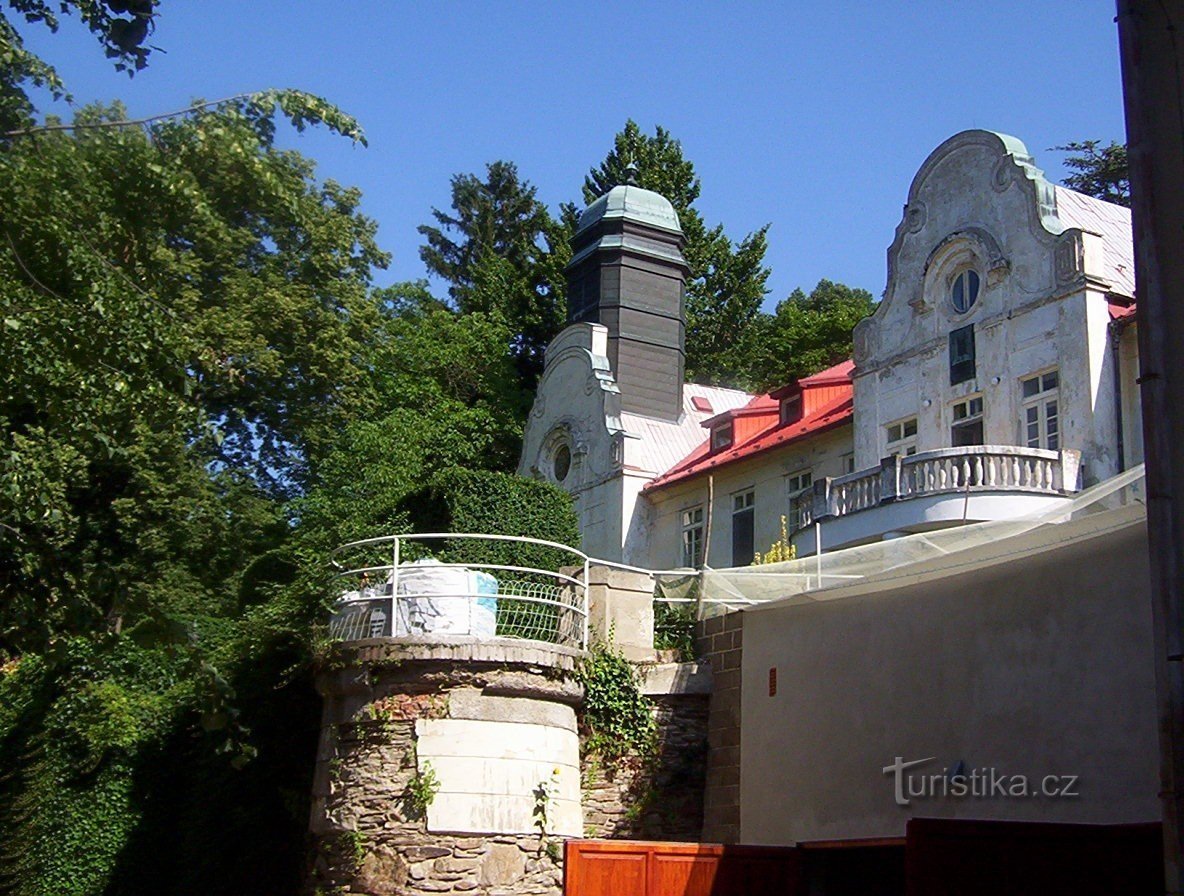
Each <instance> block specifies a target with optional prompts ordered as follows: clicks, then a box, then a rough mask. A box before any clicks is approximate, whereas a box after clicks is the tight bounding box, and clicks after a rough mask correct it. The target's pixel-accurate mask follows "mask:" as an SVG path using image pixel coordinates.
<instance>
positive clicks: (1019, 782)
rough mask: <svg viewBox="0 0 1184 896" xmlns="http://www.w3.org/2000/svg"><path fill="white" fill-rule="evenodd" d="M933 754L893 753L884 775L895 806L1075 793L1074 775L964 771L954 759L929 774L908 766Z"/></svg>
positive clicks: (1067, 796)
mask: <svg viewBox="0 0 1184 896" xmlns="http://www.w3.org/2000/svg"><path fill="white" fill-rule="evenodd" d="M936 759H937V757H936V756H928V757H926V758H925V759H911V760H908V761H906V760H905V759H904V758H903V757H901V756H897V757H896V760H895V761H894V762H893V763H892V765H886V766H884V769H883V771H884V774H886V775H891V776H892V783H893V787H894V791H895V792H894V793H893V796H894V798H895V800H896V805H898V806H907V805H909V804H910V803H911V802H912V801H913V800H921V799H980V800H981V799H1033V798H1041V799H1071V798H1073V797H1076V796H1078V792H1077V775H1045V776H1044V777H1042V778H1030V777H1029V776H1028V775H1009V774H1006V773H1004V772H1001V771H999V769H996V768H976V769H970V770H967V769H966V767H965V763H962V762H957V763H955V764H954V765H953V767H951V768H943V769H942V770H941V771H940V772H931V773H929V774H923V773H912V772H909V771H908V769H912V768H916V767H917V766H921V765H925V764H926V763H928V762H934V761H935V760H936Z"/></svg>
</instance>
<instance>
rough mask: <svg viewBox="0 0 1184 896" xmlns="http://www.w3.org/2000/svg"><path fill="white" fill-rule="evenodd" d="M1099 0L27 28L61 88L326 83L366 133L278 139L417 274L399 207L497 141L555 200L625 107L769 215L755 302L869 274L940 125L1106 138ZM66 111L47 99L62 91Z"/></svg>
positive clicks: (240, 16) (452, 11)
mask: <svg viewBox="0 0 1184 896" xmlns="http://www.w3.org/2000/svg"><path fill="white" fill-rule="evenodd" d="M1113 19H1114V4H1113V2H1112V0H1040V2H1031V0H1029V2H1019V0H1007V2H985V0H984V2H963V0H946V2H920V0H914V2H884V0H881V2H854V0H852V2H829V3H821V2H816V0H798V2H782V3H738V2H732V3H727V4H723V3H717V4H704V3H689V2H681V3H675V2H631V3H609V2H598V3H595V4H593V3H574V2H573V3H567V2H548V3H544V2H539V3H490V2H469V3H464V4H458V3H452V4H445V3H430V4H429V3H409V2H407V3H405V2H394V0H386V2H377V0H376V2H361V0H334V2H328V0H323V2H311V0H235V2H229V0H189V2H186V0H163V2H162V6H161V15H160V20H159V25H158V28H157V31H156V34H155V35H154V37H153V38H152V39H151V40H152V43H154V44H155V45H157V46H159V47H161V48H163V49H165V50H167V53H156V54H153V57H152V62H151V65H150V66H149V68H148V69H147V70H145V71H143V72H141V73H140V74H138V75H137V76H136V77H135V78H134V79H133V80H129V79H128V78H127V76H126V75H120V74H117V73H115V72H114V71H113V70H112V69H111V68H110V67H109V65H108V64H107V62H106V60H105V59H104V58H103V56H102V53H101V51H100V50H99V49H98V47H97V44H95V42H94V41H93V38H91V37H90V35H89V34H88V33H86V32H85V31H84V30H83V29H82V28H81V27H80V26H78V25H77V23H67V24H66V25H65V26H64V27H63V30H62V33H61V34H59V35H57V36H56V37H54V36H49V35H47V34H44V33H42V31H40V30H36V29H32V28H25V29H23V30H24V33H25V35H26V37H27V39H28V42H29V45H30V47H31V48H32V49H34V50H35V51H38V52H40V53H41V54H42V55H43V56H44V57H45V58H47V59H48V60H49V61H51V62H53V63H54V64H55V65H57V66H58V69H59V71H60V72H61V73H62V74H63V76H64V77H65V78H66V81H67V84H68V86H69V87H70V88H71V89H72V90H73V92H74V94H75V96H76V98H77V99H78V100H79V101H80V102H87V101H91V100H99V99H102V100H106V99H113V98H118V99H121V100H123V101H124V102H125V103H126V104H127V106H128V107H129V109H130V110H131V112H132V113H133V114H135V115H148V114H152V113H158V112H163V111H168V110H172V109H175V108H179V107H183V106H185V105H186V104H187V103H188V102H189V100H190V99H191V98H194V97H202V98H205V99H215V98H220V97H223V96H228V95H231V94H235V93H241V92H243V91H247V90H254V89H261V88H265V87H298V88H301V89H304V90H309V91H312V92H314V93H317V94H320V95H322V96H325V97H327V98H328V99H330V100H332V101H333V102H335V103H337V104H338V105H339V106H341V107H342V108H344V109H345V110H347V111H348V112H351V113H353V114H354V115H356V116H357V117H358V118H359V119H360V120H361V122H362V124H363V127H364V128H365V130H366V133H367V136H368V138H369V141H370V146H369V148H368V149H364V148H362V147H360V146H357V147H355V146H351V145H350V143H349V142H348V141H346V140H343V139H340V138H331V137H328V136H326V135H324V134H311V135H310V134H306V135H303V136H293V137H292V138H291V139H288V140H286V142H287V143H288V144H289V145H292V146H294V147H296V148H298V149H300V150H301V151H302V152H304V153H305V154H307V155H310V156H312V157H314V158H316V159H317V160H318V162H319V171H320V174H321V176H323V177H331V178H334V179H336V180H339V181H342V182H345V183H348V184H355V185H357V186H359V187H360V188H361V189H362V191H363V193H364V195H365V200H364V203H363V208H364V210H365V212H366V213H367V214H368V215H370V216H371V217H373V218H374V219H376V220H377V221H378V223H379V240H380V242H381V244H382V245H383V247H384V248H386V249H387V250H388V251H390V252H392V253H393V256H394V257H393V261H392V264H391V267H390V270H389V271H386V272H379V274H378V275H377V279H378V282H381V283H388V282H393V281H395V280H406V279H415V278H419V277H422V276H424V273H425V272H424V269H423V266H422V264H421V263H420V261H419V257H418V253H417V249H418V247H419V245H420V242H421V240H420V237H419V235H418V234H417V233H416V231H415V228H416V225H418V224H421V223H424V222H426V221H428V219H429V217H430V209H431V207H432V206H439V207H447V205H448V201H449V188H448V181H449V177H450V176H451V175H452V174H454V173H456V172H481V171H483V170H484V167H483V166H484V164H485V163H486V162H490V161H493V160H495V159H499V158H502V159H509V160H512V161H514V162H516V163H517V164H518V167H519V170H520V172H521V174H522V175H523V176H525V177H526V178H528V179H529V180H530V181H531V182H532V183H533V184H535V185H536V186H537V187H538V190H539V197H540V198H541V199H542V200H543V201H544V202H546V203H547V204H548V205H550V206H552V208H554V207H555V206H557V204H558V203H559V202H561V201H563V200H568V199H578V197H579V188H580V185H581V183H582V179H583V175H584V173H585V172H586V171H587V169H588V168H589V167H590V166H592V165H593V164H595V163H596V162H598V161H599V160H600V159H602V158H603V156H604V155H605V153H606V152H607V151H608V149H609V148H610V146H611V140H612V136H613V134H614V133H615V132H616V131H617V130H619V129H620V128H621V127H622V125H623V124H624V122H625V120H626V119H628V118H633V119H635V120H636V121H637V122H638V123H639V124H641V125H642V126H643V127H644V128H646V129H647V130H652V128H653V126H654V125H655V124H662V125H663V126H665V127H666V128H667V129H669V130H670V131H671V132H672V133H673V134H674V136H675V137H677V138H678V139H679V140H681V141H682V145H683V149H684V152H685V154H686V156H687V157H688V158H689V159H691V160H692V161H693V162H694V163H695V167H696V170H697V172H698V174H699V176H700V177H701V179H702V182H703V195H702V198H701V199H700V202H699V207H700V209H701V211H702V213H703V215H704V217H705V218H706V220H707V222H708V224H715V223H717V222H718V223H723V224H724V226H725V228H726V230H727V232H728V233H729V235H731V236H732V237H733V238H734V239H739V238H741V237H742V236H744V235H745V234H746V233H748V232H749V231H750V230H753V229H755V228H757V227H759V226H761V225H763V224H766V223H770V224H772V229H771V230H770V235H769V240H770V248H769V254H768V262H769V265H770V267H771V268H772V271H773V276H772V278H771V279H770V286H771V293H770V296H769V303H768V304H770V305H771V304H772V303H773V302H775V301H776V300H778V299H780V298H782V297H784V296H785V295H786V294H787V293H788V292H789V291H790V290H792V289H793V288H794V287H795V286H799V285H800V286H804V287H806V288H809V287H810V286H812V285H813V284H814V283H815V282H817V281H818V279H819V278H821V277H828V278H831V279H833V280H840V281H843V282H846V283H849V284H851V285H853V286H862V287H864V288H866V289H869V290H871V292H872V293H873V294H874V295H876V296H877V297H878V296H879V295H880V293H881V292H882V290H883V288H884V280H885V261H884V259H885V250H886V248H887V246H888V244H889V242H891V239H892V233H893V229H894V228H895V226H896V224H897V222H898V220H899V218H900V212H901V206H902V204H903V202H904V200H905V196H906V193H907V190H908V186H909V182H910V180H911V178H912V176H913V174H914V173H915V172H916V170H917V168H918V167H919V166H920V164H921V162H922V161H923V160H924V159H925V157H926V155H928V153H929V152H930V151H931V150H932V149H933V148H934V147H935V146H937V144H939V143H940V142H941V141H942V140H944V139H945V138H946V137H949V136H950V135H952V134H954V133H956V132H958V131H961V130H965V129H967V128H988V129H991V130H1000V131H1005V132H1008V133H1011V134H1013V135H1015V136H1017V137H1019V138H1020V139H1021V140H1023V141H1024V142H1025V143H1026V144H1027V146H1028V149H1029V151H1031V152H1032V153H1034V154H1035V156H1036V160H1037V163H1038V164H1039V165H1040V166H1041V167H1043V168H1044V169H1045V171H1046V172H1047V173H1048V175H1049V176H1050V177H1051V178H1053V179H1055V180H1059V179H1060V177H1061V176H1062V174H1063V172H1062V169H1061V165H1060V159H1061V154H1059V153H1053V152H1048V151H1047V149H1048V147H1051V146H1055V145H1058V144H1061V143H1065V142H1067V141H1070V140H1083V139H1091V138H1092V139H1100V140H1102V141H1105V142H1108V141H1110V140H1119V141H1121V140H1123V139H1124V130H1123V118H1122V94H1121V84H1120V80H1119V67H1118V42H1117V33H1116V26H1115V25H1114V21H1113ZM67 111H68V110H67Z"/></svg>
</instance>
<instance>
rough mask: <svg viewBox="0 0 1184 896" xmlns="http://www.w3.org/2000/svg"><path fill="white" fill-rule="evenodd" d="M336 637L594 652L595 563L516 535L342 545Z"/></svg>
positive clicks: (336, 562) (394, 538)
mask: <svg viewBox="0 0 1184 896" xmlns="http://www.w3.org/2000/svg"><path fill="white" fill-rule="evenodd" d="M330 562H331V565H332V567H333V569H334V576H335V579H336V581H337V582H338V583H339V588H340V590H339V591H338V594H339V596H338V599H337V603H336V605H335V606H334V610H333V616H332V618H331V620H330V623H329V633H330V635H331V636H332V637H334V638H337V639H339V640H342V641H359V640H364V639H368V638H420V639H424V640H430V639H432V638H433V637H437V636H441V635H446V636H467V637H475V638H480V639H488V638H521V639H526V640H531V641H542V642H546V643H548V644H558V645H561V646H564V647H573V648H577V649H580V650H583V649H585V648H586V647H587V644H588V562H589V561H588V556H587V555H586V554H584V553H582V552H580V551H577V550H576V549H574V548H570V547H568V546H567V545H563V544H559V543H557V542H553V541H544V540H542V539H538V538H523V537H519V536H513V535H475V534H470V533H455V532H428V533H415V534H407V535H383V536H380V537H378V538H367V539H363V540H362V541H354V542H350V543H349V544H345V545H342V546H341V547H339V548H337V550H335V551H334V552H333V553H332V555H331V557H330Z"/></svg>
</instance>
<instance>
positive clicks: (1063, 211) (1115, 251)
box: [1054, 187, 1135, 297]
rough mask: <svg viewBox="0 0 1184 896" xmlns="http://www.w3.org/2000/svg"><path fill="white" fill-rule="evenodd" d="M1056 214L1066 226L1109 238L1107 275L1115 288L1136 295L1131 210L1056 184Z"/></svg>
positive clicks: (1119, 292)
mask: <svg viewBox="0 0 1184 896" xmlns="http://www.w3.org/2000/svg"><path fill="white" fill-rule="evenodd" d="M1054 189H1055V190H1056V195H1057V217H1058V218H1060V219H1061V223H1062V224H1064V225H1065V226H1066V227H1076V228H1078V229H1079V230H1087V231H1089V232H1090V233H1096V234H1098V235H1099V236H1101V237H1102V238H1103V239H1104V240H1105V241H1106V275H1107V276H1108V277H1109V279H1110V283H1111V286H1112V288H1113V291H1114V292H1116V293H1118V294H1119V295H1123V296H1131V297H1133V296H1134V294H1135V250H1134V244H1133V242H1132V239H1131V210H1130V209H1129V208H1123V207H1122V206H1121V205H1115V204H1114V203H1112V202H1103V201H1102V200H1101V199H1094V198H1093V197H1092V196H1086V195H1084V194H1082V193H1076V192H1074V191H1073V190H1070V189H1067V188H1066V187H1055V188H1054Z"/></svg>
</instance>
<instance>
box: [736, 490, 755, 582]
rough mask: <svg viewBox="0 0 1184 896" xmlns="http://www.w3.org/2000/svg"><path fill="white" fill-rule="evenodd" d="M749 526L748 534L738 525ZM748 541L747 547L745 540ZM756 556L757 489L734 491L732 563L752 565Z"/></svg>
mask: <svg viewBox="0 0 1184 896" xmlns="http://www.w3.org/2000/svg"><path fill="white" fill-rule="evenodd" d="M738 525H740V526H745V527H747V534H746V536H745V533H743V532H742V531H741V530H738V529H737V526H738ZM745 541H747V543H748V544H747V547H745V545H744V542H745ZM755 557H756V489H755V488H753V487H752V486H749V487H748V488H745V489H741V490H739V491H736V492H732V565H733V566H751V565H752V561H753V559H754V558H755Z"/></svg>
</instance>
